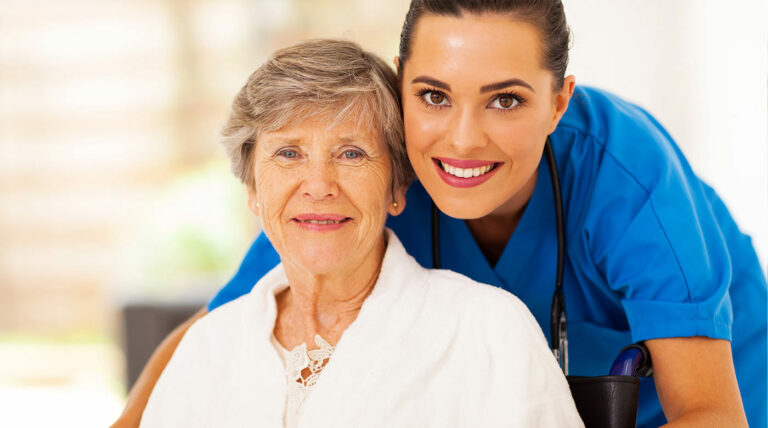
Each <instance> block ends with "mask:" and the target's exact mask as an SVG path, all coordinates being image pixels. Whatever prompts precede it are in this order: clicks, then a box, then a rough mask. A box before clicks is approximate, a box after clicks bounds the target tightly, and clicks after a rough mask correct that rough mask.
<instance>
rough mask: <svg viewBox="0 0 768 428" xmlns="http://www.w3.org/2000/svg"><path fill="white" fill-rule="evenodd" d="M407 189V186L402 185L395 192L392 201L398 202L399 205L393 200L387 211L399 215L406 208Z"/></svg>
mask: <svg viewBox="0 0 768 428" xmlns="http://www.w3.org/2000/svg"><path fill="white" fill-rule="evenodd" d="M406 190H408V188H407V187H401V188H399V189H397V190H395V191H394V192H393V195H392V196H393V199H392V202H397V206H395V204H394V203H392V202H390V203H389V207H388V208H387V212H388V213H389V214H390V215H392V216H398V215H400V214H401V213H402V212H403V210H405V191H406Z"/></svg>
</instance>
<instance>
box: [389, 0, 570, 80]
mask: <svg viewBox="0 0 768 428" xmlns="http://www.w3.org/2000/svg"><path fill="white" fill-rule="evenodd" d="M485 13H495V14H506V15H510V16H511V17H512V18H514V19H517V20H521V21H524V22H527V23H529V24H532V25H533V26H535V27H536V28H537V29H538V30H539V36H540V37H541V41H542V46H541V48H540V49H539V51H540V52H541V65H542V66H543V67H544V68H546V69H547V70H549V71H550V72H552V75H553V77H554V86H555V90H560V89H562V87H563V80H564V78H565V69H566V67H567V66H568V44H569V38H570V30H569V28H568V24H567V23H566V20H565V11H564V10H563V3H562V2H561V1H560V0H412V1H411V6H410V7H409V9H408V14H407V15H406V16H405V22H404V23H403V31H402V32H401V33H400V70H398V71H402V69H403V67H404V65H405V63H406V62H407V61H408V59H409V58H410V55H411V46H412V44H413V31H414V29H415V28H416V24H418V22H419V19H420V18H421V17H422V16H423V15H424V14H435V15H441V16H453V17H461V16H463V15H464V14H474V15H482V14H485Z"/></svg>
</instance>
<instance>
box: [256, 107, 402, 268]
mask: <svg viewBox="0 0 768 428" xmlns="http://www.w3.org/2000/svg"><path fill="white" fill-rule="evenodd" d="M328 123H329V121H328V120H325V119H324V118H315V119H308V120H306V121H304V122H302V123H300V124H298V125H294V126H288V127H285V128H283V129H280V130H277V131H274V132H266V133H263V134H262V135H261V136H260V137H259V139H258V142H257V144H256V147H255V156H254V160H253V165H252V167H253V168H254V177H255V188H254V189H251V190H250V191H249V201H250V203H249V205H250V206H251V209H252V210H253V211H254V212H255V213H256V214H257V215H259V216H260V217H261V220H262V226H263V227H264V231H265V233H266V234H267V236H268V237H269V239H270V241H271V242H272V244H273V245H274V246H275V249H276V250H277V252H278V253H279V254H280V257H281V259H282V261H283V263H290V264H292V265H294V266H296V267H299V268H300V269H303V270H306V271H308V272H309V273H312V274H319V275H322V274H329V273H333V272H339V271H343V270H349V269H355V268H356V267H357V266H358V265H359V264H360V263H362V262H363V260H365V258H366V257H371V256H372V253H374V252H373V251H372V250H373V249H374V248H376V244H381V243H382V242H383V239H384V235H383V229H384V224H385V221H386V216H387V213H388V212H389V213H391V214H393V215H397V214H399V212H400V211H401V210H402V208H403V205H404V203H403V202H404V201H401V199H402V191H398V192H397V193H398V194H397V195H396V198H397V199H398V202H399V203H398V206H397V207H395V206H394V205H393V203H392V202H393V195H392V185H391V182H392V178H391V177H392V168H391V164H390V155H389V151H388V150H387V147H386V144H385V143H384V140H383V138H382V137H381V136H380V135H379V134H378V132H376V131H372V130H371V129H370V128H369V127H365V126H360V127H357V126H355V124H356V121H355V120H347V121H346V122H342V123H341V124H339V125H337V126H335V127H333V128H328ZM257 203H258V205H257ZM379 248H383V247H379ZM373 256H374V257H375V256H380V254H378V255H373Z"/></svg>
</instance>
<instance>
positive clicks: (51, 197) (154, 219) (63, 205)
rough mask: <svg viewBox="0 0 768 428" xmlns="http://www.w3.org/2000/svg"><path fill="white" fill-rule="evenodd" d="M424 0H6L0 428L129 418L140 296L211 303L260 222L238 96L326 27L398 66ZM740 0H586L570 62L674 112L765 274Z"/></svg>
mask: <svg viewBox="0 0 768 428" xmlns="http://www.w3.org/2000/svg"><path fill="white" fill-rule="evenodd" d="M408 3H409V1H408V0H388V1H386V2H382V1H377V0H132V1H127V0H112V1H104V0H70V1H67V2H60V1H54V0H27V1H22V0H0V426H8V427H11V426H13V427H16V426H52V425H56V426H77V427H87V426H94V427H97V426H107V425H109V423H111V422H112V421H113V420H114V419H115V418H116V417H117V416H118V415H119V413H120V411H121V409H122V405H123V400H124V398H125V394H126V388H127V384H128V382H129V378H128V377H127V369H128V367H127V363H126V358H125V357H124V353H123V346H124V343H125V342H126V340H128V339H127V334H126V332H125V331H124V318H125V311H124V309H125V308H126V307H129V308H130V307H134V308H137V307H138V308H142V307H145V306H146V305H150V306H151V305H171V306H174V305H175V306H179V307H185V308H193V309H194V308H199V307H201V306H202V305H203V304H204V303H205V302H206V301H207V300H208V299H210V297H211V296H212V295H213V294H214V293H215V292H216V290H217V289H218V288H219V287H220V286H221V285H223V284H224V283H225V282H226V281H227V279H228V278H229V277H230V276H231V275H232V274H233V273H234V272H235V270H236V269H237V266H238V264H239V262H240V260H241V258H242V256H243V255H244V254H245V252H246V250H247V248H248V246H249V244H250V243H251V241H252V240H253V238H254V237H255V235H256V234H257V233H258V230H259V225H258V223H257V222H256V220H255V219H254V218H253V217H252V215H250V213H249V211H248V210H247V207H246V204H245V200H246V199H245V191H244V189H243V188H242V186H241V185H240V183H239V182H238V181H237V180H236V179H235V178H234V177H233V176H232V175H231V174H230V172H229V169H228V164H227V162H226V160H225V158H224V155H223V152H222V150H220V148H219V147H218V146H217V143H216V139H217V134H218V130H219V128H220V126H221V125H222V124H223V122H224V120H225V118H226V115H227V113H228V109H229V104H230V102H231V100H232V98H233V96H234V94H235V93H236V92H237V90H238V89H239V88H240V87H241V86H242V84H243V83H244V82H245V80H246V78H247V77H248V75H249V74H250V73H251V72H252V71H253V70H254V69H255V68H256V67H257V66H258V65H259V64H260V63H261V62H262V61H263V60H264V59H265V58H266V57H267V56H268V55H269V53H270V52H271V51H273V50H274V49H276V48H279V47H282V46H285V45H287V44H290V43H293V42H296V41H299V40H302V39H306V38H313V37H337V38H339V37H341V38H347V39H352V40H355V41H358V42H360V43H361V44H362V45H363V46H364V47H366V48H368V49H369V50H372V51H374V52H377V53H379V54H380V55H382V56H383V57H385V58H386V59H387V60H390V59H391V58H393V57H394V56H395V55H396V52H397V44H398V35H399V31H400V27H401V25H402V20H403V17H404V16H405V12H406V10H407V7H408ZM737 3H738V4H737ZM737 3H732V2H721V1H715V0H712V1H703V0H686V1H684V0H675V1H671V0H646V1H642V2H641V1H623V2H616V1H614V0H566V1H565V7H566V12H567V13H568V18H569V23H570V25H571V29H572V31H573V47H572V50H571V58H572V59H571V64H570V69H569V73H571V74H575V75H576V79H577V83H581V84H589V85H594V86H598V87H602V88H606V89H609V90H611V91H614V92H615V93H617V94H619V95H621V96H623V97H625V98H627V99H630V100H632V101H634V102H636V103H639V104H640V105H642V106H644V107H645V108H647V109H648V110H650V111H651V112H652V113H653V114H655V115H656V117H657V118H658V119H659V120H660V121H661V123H662V124H664V125H665V126H666V127H667V129H668V130H669V131H670V133H671V134H672V136H673V137H675V139H676V140H677V141H678V143H679V145H680V146H681V148H682V149H683V151H684V152H685V153H686V155H687V156H688V159H689V160H690V162H691V164H692V165H693V168H694V169H695V170H696V171H697V172H698V173H699V174H700V175H701V176H702V177H703V178H704V179H705V180H707V181H708V182H709V183H710V184H711V185H712V186H713V187H714V188H715V189H716V190H717V191H718V192H719V193H720V195H721V196H722V197H723V199H724V200H725V201H726V203H727V204H728V206H729V207H730V209H731V211H732V213H733V215H734V216H735V217H736V219H737V221H738V222H739V224H740V225H741V227H742V229H743V230H745V231H746V232H747V233H749V234H750V235H751V236H752V237H753V239H754V242H755V244H756V246H757V249H758V253H759V256H760V258H761V263H762V264H763V268H764V269H765V266H766V258H768V220H767V219H768V128H767V125H766V123H767V122H768V30H767V29H766V25H765V23H766V22H768V6H767V5H766V4H765V2H764V1H762V0H754V1H751V0H744V1H740V2H737ZM142 305H144V306H142ZM147 334H150V333H147Z"/></svg>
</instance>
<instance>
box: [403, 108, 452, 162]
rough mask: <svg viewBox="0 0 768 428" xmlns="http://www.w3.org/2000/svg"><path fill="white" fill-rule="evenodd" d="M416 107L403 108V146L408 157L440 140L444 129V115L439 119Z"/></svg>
mask: <svg viewBox="0 0 768 428" xmlns="http://www.w3.org/2000/svg"><path fill="white" fill-rule="evenodd" d="M416 107H417V106H410V107H407V106H406V105H404V106H403V116H404V121H403V125H404V126H405V144H406V147H407V149H408V155H409V156H411V155H413V154H416V152H418V151H419V150H421V149H424V148H426V147H428V146H429V145H430V144H432V143H433V142H435V141H436V140H438V139H440V137H441V136H442V135H443V134H444V132H445V129H446V127H445V123H444V122H445V117H446V115H443V116H442V117H440V116H437V115H433V114H430V113H429V112H425V111H423V110H422V109H419V108H416Z"/></svg>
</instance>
